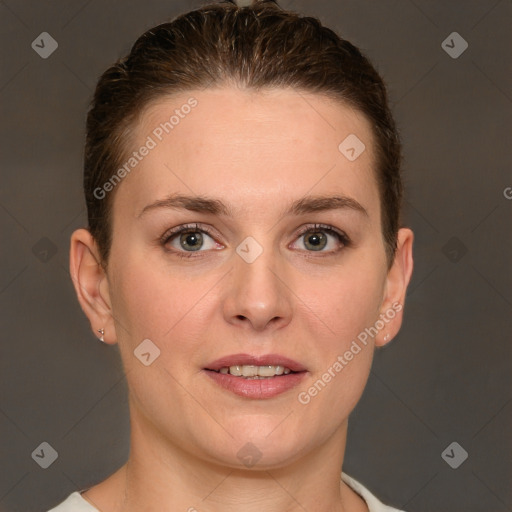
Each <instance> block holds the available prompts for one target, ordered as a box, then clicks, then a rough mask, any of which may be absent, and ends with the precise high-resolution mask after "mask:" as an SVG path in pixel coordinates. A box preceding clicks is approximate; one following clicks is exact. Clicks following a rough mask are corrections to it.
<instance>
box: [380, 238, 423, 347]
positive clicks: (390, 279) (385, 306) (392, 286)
mask: <svg viewBox="0 0 512 512" xmlns="http://www.w3.org/2000/svg"><path fill="white" fill-rule="evenodd" d="M413 241H414V234H413V232H412V231H411V230H410V229H409V228H401V229H400V230H399V231H398V243H397V249H396V253H395V259H394V261H393V265H392V266H391V268H390V269H389V271H388V275H387V278H386V288H385V290H386V292H385V296H384V299H383V302H382V307H381V317H383V318H384V321H385V322H386V326H385V328H384V329H383V330H382V331H381V332H380V333H379V334H378V335H377V336H376V338H375V345H376V346H382V345H385V344H386V343H389V342H390V341H391V340H392V339H393V338H394V337H395V336H396V335H397V334H398V331H399V330H400V327H401V325H402V320H403V309H404V304H405V296H406V293H407V287H408V286H409V282H410V280H411V275H412V270H413V266H414V264H413V255H412V246H413Z"/></svg>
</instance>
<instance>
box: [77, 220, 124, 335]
mask: <svg viewBox="0 0 512 512" xmlns="http://www.w3.org/2000/svg"><path fill="white" fill-rule="evenodd" d="M100 261H101V260H100V257H99V251H98V247H97V244H96V241H95V240H94V238H93V237H92V235H91V233H90V232H89V231H88V230H87V229H77V230H76V231H75V232H74V233H73V234H72V235H71V246H70V252H69V270H70V274H71V279H72V280H73V285H74V286H75V291H76V294H77V297H78V302H80V306H81V307H82V310H83V312H84V313H85V314H86V316H87V318H88V319H89V322H90V323H91V329H92V331H93V332H94V335H95V336H96V337H98V338H99V337H100V336H101V334H100V333H99V332H98V329H104V331H105V334H104V335H103V338H104V342H105V343H109V344H114V343H115V342H116V341H117V339H116V332H115V326H114V319H113V315H112V305H111V302H110V294H109V283H108V279H107V274H106V272H105V270H104V269H103V267H102V266H101V264H100Z"/></svg>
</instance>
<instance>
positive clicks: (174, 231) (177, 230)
mask: <svg viewBox="0 0 512 512" xmlns="http://www.w3.org/2000/svg"><path fill="white" fill-rule="evenodd" d="M187 231H190V232H195V231H202V232H204V233H206V234H207V235H209V236H210V237H211V238H214V237H215V236H217V235H214V233H213V230H212V228H210V227H209V226H207V225H203V224H200V223H197V222H195V223H192V224H182V225H181V226H176V227H174V228H171V229H168V230H167V231H166V232H165V233H164V234H163V235H162V236H161V237H160V243H161V244H166V243H167V242H168V241H169V239H170V238H171V237H172V236H174V235H178V234H181V233H183V232H187Z"/></svg>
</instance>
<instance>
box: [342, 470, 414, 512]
mask: <svg viewBox="0 0 512 512" xmlns="http://www.w3.org/2000/svg"><path fill="white" fill-rule="evenodd" d="M341 479H342V480H343V481H344V482H345V483H346V484H347V485H348V486H350V487H351V488H352V489H353V490H354V491H355V492H357V494H359V496H361V498H363V499H364V501H366V504H367V505H368V510H369V512H405V511H403V510H399V509H397V508H393V507H390V506H388V505H384V503H382V502H381V501H380V500H379V499H378V498H377V497H376V496H374V495H373V494H372V493H371V492H370V491H369V490H368V489H367V488H366V487H365V486H364V485H363V484H362V483H360V482H358V481H357V480H355V479H354V478H352V477H351V476H348V475H347V474H346V473H341Z"/></svg>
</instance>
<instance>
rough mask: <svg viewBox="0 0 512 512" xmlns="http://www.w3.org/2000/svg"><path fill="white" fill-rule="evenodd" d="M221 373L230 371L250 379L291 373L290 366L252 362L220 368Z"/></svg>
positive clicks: (232, 373)
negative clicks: (257, 364)
mask: <svg viewBox="0 0 512 512" xmlns="http://www.w3.org/2000/svg"><path fill="white" fill-rule="evenodd" d="M219 373H223V374H227V373H230V374H231V375H234V376H236V377H245V378H249V379H258V378H267V377H275V376H276V375H283V374H284V375H288V374H289V373H291V370H290V369H289V368H285V367H284V366H273V365H265V366H255V365H252V364H247V365H234V366H230V367H227V366H225V367H224V368H221V369H220V370H219Z"/></svg>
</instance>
